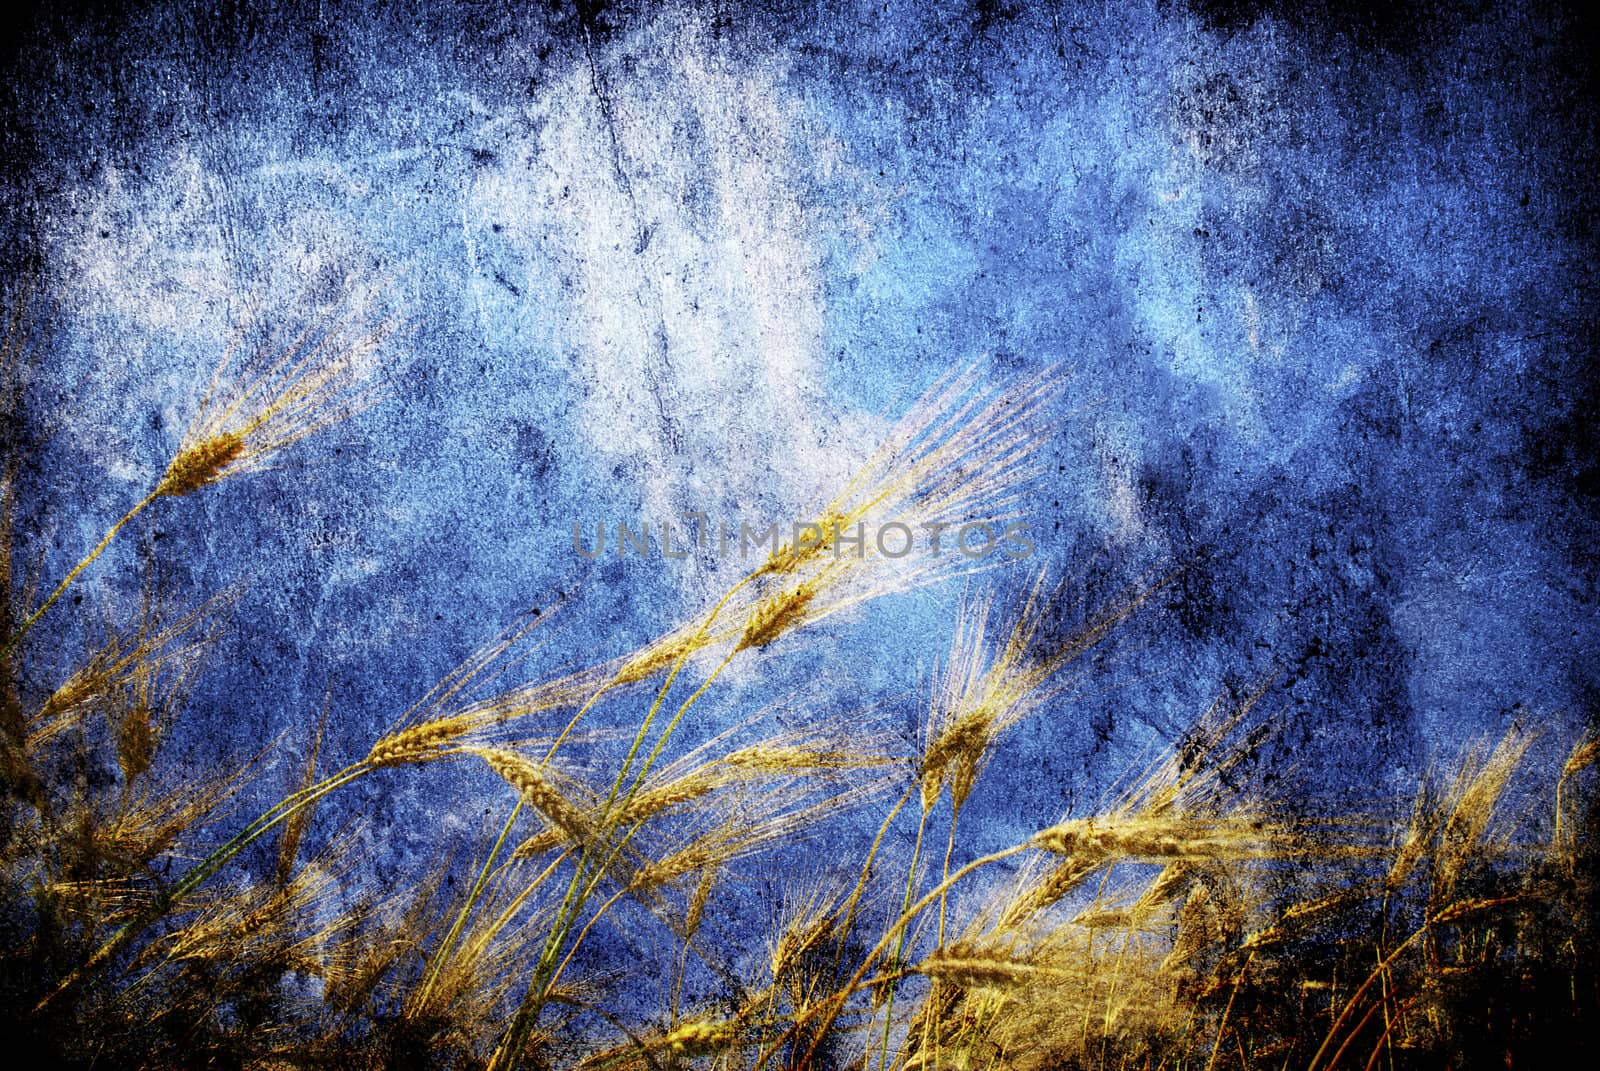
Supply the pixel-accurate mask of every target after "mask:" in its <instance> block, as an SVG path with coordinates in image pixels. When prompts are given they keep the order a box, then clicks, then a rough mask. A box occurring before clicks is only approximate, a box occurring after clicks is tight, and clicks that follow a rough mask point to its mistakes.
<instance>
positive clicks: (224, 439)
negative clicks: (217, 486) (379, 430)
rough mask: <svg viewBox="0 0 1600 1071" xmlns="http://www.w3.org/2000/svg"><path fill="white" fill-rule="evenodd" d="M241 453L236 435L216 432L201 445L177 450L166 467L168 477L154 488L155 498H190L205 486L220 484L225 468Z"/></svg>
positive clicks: (242, 448) (242, 445)
mask: <svg viewBox="0 0 1600 1071" xmlns="http://www.w3.org/2000/svg"><path fill="white" fill-rule="evenodd" d="M244 452H245V441H244V436H243V435H240V434H239V433H238V432H235V431H219V432H216V433H215V434H213V435H211V436H210V437H209V438H206V439H203V440H201V441H200V442H196V443H190V444H188V445H186V446H184V447H183V448H182V449H181V450H179V451H178V455H177V456H176V457H174V458H173V459H172V464H170V465H168V466H167V474H166V475H165V476H163V477H162V478H161V483H160V484H159V485H158V486H157V487H156V494H158V495H173V496H181V495H188V494H193V493H194V492H195V491H198V490H200V488H202V487H204V486H206V484H209V483H215V482H216V481H217V480H220V479H221V478H222V477H223V475H224V474H225V473H226V472H227V470H228V466H230V465H232V464H233V463H234V462H236V461H238V460H239V458H240V457H242V456H243V455H244Z"/></svg>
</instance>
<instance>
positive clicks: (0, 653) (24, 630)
mask: <svg viewBox="0 0 1600 1071" xmlns="http://www.w3.org/2000/svg"><path fill="white" fill-rule="evenodd" d="M160 496H161V489H160V488H157V489H156V490H154V491H151V492H150V493H149V494H148V495H145V496H144V498H143V499H141V500H140V502H139V504H138V505H136V506H134V507H133V508H132V509H130V510H129V511H128V512H127V513H124V514H123V515H122V519H121V520H120V521H118V522H117V523H116V524H113V525H112V526H111V527H110V529H108V530H107V531H106V534H105V535H104V536H102V537H101V539H100V542H99V543H97V544H95V548H94V549H93V550H91V551H90V552H89V553H88V554H87V555H85V556H84V559H83V560H82V561H80V562H79V563H78V564H77V565H75V566H73V568H72V572H70V573H68V574H67V575H66V578H65V579H64V580H62V581H61V583H60V584H58V585H56V589H55V590H54V591H52V592H51V593H50V597H49V598H48V599H46V600H45V601H44V603H43V604H42V605H41V606H40V607H39V608H38V609H37V610H35V611H34V612H33V613H32V614H30V615H29V616H28V619H27V620H26V621H24V622H23V623H22V624H21V625H19V626H18V627H17V631H16V632H14V633H12V634H11V638H10V639H8V640H6V642H5V646H4V647H0V658H4V657H5V656H6V655H8V654H10V653H11V651H12V649H13V648H15V647H16V646H17V644H19V643H21V642H22V640H23V637H25V636H26V635H27V634H28V631H29V630H30V629H32V628H33V626H34V625H35V624H37V623H38V621H39V619H40V618H41V617H43V616H44V615H45V611H46V610H49V609H50V607H52V606H54V605H55V604H56V600H58V599H60V598H61V596H62V595H64V594H66V591H67V589H68V588H69V587H71V586H72V582H73V581H74V580H76V579H78V574H79V573H81V572H83V571H84V570H85V569H87V568H89V566H90V565H92V564H93V563H94V560H95V559H96V558H98V557H100V555H101V554H102V553H104V552H105V549H106V548H107V547H109V546H110V545H111V541H112V540H113V539H115V538H117V533H118V532H120V531H122V529H123V527H124V526H125V525H126V524H127V523H128V522H129V521H131V520H133V519H134V518H135V517H137V516H138V515H139V514H141V513H143V512H144V508H145V507H146V506H148V505H149V504H150V503H152V502H154V501H155V500H156V499H157V498H159V497H160Z"/></svg>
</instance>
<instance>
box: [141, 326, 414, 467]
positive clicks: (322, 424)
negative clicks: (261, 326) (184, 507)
mask: <svg viewBox="0 0 1600 1071" xmlns="http://www.w3.org/2000/svg"><path fill="white" fill-rule="evenodd" d="M354 319H355V317H354V316H352V315H348V314H347V315H345V316H343V317H342V318H340V317H335V318H330V319H327V320H323V321H320V322H314V323H312V324H310V325H308V326H306V327H305V328H304V329H303V330H302V331H301V332H300V333H299V335H298V336H296V337H295V338H294V339H293V340H292V341H290V342H289V343H288V344H287V345H282V346H277V345H274V344H272V343H268V344H265V345H263V346H261V347H260V348H258V349H257V350H256V351H255V352H254V353H253V354H251V355H250V356H249V357H246V358H245V359H243V360H236V358H235V353H236V352H237V350H238V348H239V343H238V342H237V341H236V342H235V344H234V345H233V346H230V347H229V349H228V352H227V353H225V354H224V355H223V358H222V361H221V363H220V364H219V365H218V367H217V371H216V374H215V376H214V377H213V378H212V381H211V386H210V388H209V389H208V390H207V392H206V395H205V398H204V399H203V400H202V401H201V403H200V408H199V411H198V412H197V413H196V414H195V418H194V422H193V424H191V425H190V427H189V430H188V432H187V433H186V434H185V435H184V437H183V441H182V442H181V443H180V444H179V446H178V450H177V453H175V454H174V455H173V457H172V461H171V463H170V464H168V466H167V471H166V473H165V475H163V476H162V478H161V482H160V483H159V484H158V485H157V486H156V490H155V494H156V496H157V497H162V496H172V497H181V496H184V495H189V494H193V493H194V492H196V491H198V490H200V489H201V488H203V487H207V486H209V485H211V484H213V483H217V482H218V481H220V480H223V479H226V478H227V477H229V476H234V475H238V474H240V473H245V472H250V471H253V470H256V469H259V468H261V467H263V466H264V465H265V464H266V463H267V462H268V461H270V460H271V459H272V458H273V457H274V456H275V455H276V454H278V453H279V452H281V451H283V450H284V449H286V448H288V447H289V446H292V445H293V444H295V443H297V442H299V441H300V440H301V439H304V438H305V437H306V436H308V435H312V434H314V433H316V432H318V431H320V430H322V429H324V428H327V427H330V426H331V425H333V424H337V423H339V422H341V421H344V420H348V419H350V418H351V417H353V416H355V415H356V414H358V413H360V412H362V411H363V410H365V409H367V408H369V407H370V406H371V405H373V404H374V403H375V402H376V401H378V399H379V398H380V397H381V396H382V393H383V392H382V390H381V389H377V388H375V387H374V386H373V385H372V379H373V377H374V375H375V374H376V373H377V372H378V371H379V370H380V364H379V361H378V360H377V352H378V350H379V348H380V346H381V344H382V343H383V342H384V340H385V339H387V338H388V337H389V336H390V335H391V334H393V333H394V332H395V330H396V329H397V328H398V327H399V322H398V321H397V320H395V319H392V318H391V319H388V320H384V321H381V322H379V323H378V324H377V325H376V326H372V327H366V328H356V327H355V326H354V325H353V323H352V321H353V320H354Z"/></svg>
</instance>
